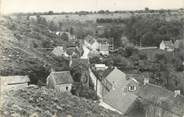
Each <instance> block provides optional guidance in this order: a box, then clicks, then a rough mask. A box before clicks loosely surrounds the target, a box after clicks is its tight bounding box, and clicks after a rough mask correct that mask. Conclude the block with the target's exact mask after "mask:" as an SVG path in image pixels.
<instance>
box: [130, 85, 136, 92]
mask: <svg viewBox="0 0 184 117" xmlns="http://www.w3.org/2000/svg"><path fill="white" fill-rule="evenodd" d="M128 90H129V91H135V90H136V87H135V86H133V85H132V86H129V87H128Z"/></svg>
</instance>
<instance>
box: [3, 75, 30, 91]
mask: <svg viewBox="0 0 184 117" xmlns="http://www.w3.org/2000/svg"><path fill="white" fill-rule="evenodd" d="M29 82H30V79H29V77H28V76H0V83H1V84H0V86H1V87H0V88H1V91H6V90H17V89H22V88H25V87H28V83H29Z"/></svg>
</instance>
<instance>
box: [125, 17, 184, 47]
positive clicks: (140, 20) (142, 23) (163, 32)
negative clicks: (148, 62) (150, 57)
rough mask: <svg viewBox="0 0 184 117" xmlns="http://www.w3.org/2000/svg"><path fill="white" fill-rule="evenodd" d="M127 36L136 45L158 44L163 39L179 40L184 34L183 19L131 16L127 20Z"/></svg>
mask: <svg viewBox="0 0 184 117" xmlns="http://www.w3.org/2000/svg"><path fill="white" fill-rule="evenodd" d="M125 24H126V30H125V33H126V36H127V37H128V39H129V40H130V41H131V42H133V43H134V44H136V45H140V44H141V45H143V46H158V45H159V44H160V42H161V41H162V40H173V41H175V40H177V39H180V38H181V36H182V33H183V32H182V30H183V23H182V22H181V21H166V20H164V19H159V18H156V17H155V18H149V17H141V16H139V17H131V18H130V19H129V20H127V21H126V23H125Z"/></svg>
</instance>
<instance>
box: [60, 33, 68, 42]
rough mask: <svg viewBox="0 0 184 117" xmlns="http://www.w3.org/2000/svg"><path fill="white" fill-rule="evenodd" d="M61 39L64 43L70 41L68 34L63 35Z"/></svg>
mask: <svg viewBox="0 0 184 117" xmlns="http://www.w3.org/2000/svg"><path fill="white" fill-rule="evenodd" d="M61 39H62V40H64V41H68V40H69V37H68V34H67V33H63V34H62V35H61Z"/></svg>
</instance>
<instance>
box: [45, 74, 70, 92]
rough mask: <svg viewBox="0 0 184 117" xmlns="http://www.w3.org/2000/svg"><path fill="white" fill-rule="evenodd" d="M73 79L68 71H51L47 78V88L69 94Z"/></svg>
mask: <svg viewBox="0 0 184 117" xmlns="http://www.w3.org/2000/svg"><path fill="white" fill-rule="evenodd" d="M72 83H73V79H72V76H71V74H70V72H69V71H60V72H54V71H52V72H51V73H50V75H49V76H48V77H47V87H48V88H51V89H56V90H58V91H60V92H65V91H66V92H70V90H71V88H72Z"/></svg>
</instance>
